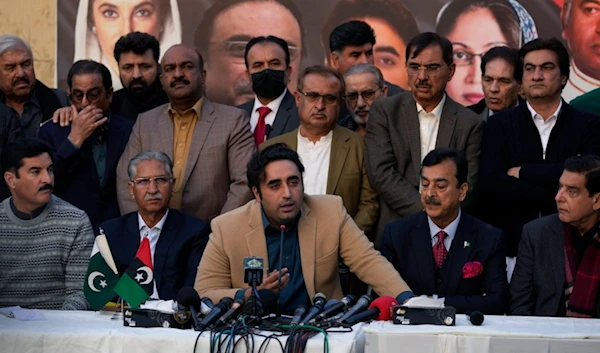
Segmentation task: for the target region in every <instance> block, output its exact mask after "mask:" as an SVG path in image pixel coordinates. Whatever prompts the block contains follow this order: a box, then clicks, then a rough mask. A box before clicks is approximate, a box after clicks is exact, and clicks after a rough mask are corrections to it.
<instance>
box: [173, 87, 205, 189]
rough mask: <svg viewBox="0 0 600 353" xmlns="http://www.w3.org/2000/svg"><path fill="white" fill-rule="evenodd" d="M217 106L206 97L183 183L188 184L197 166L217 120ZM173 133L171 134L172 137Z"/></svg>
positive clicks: (193, 137) (191, 145) (195, 129)
mask: <svg viewBox="0 0 600 353" xmlns="http://www.w3.org/2000/svg"><path fill="white" fill-rule="evenodd" d="M214 112H215V106H214V105H213V104H212V102H211V101H209V100H208V99H206V97H205V98H204V103H202V111H201V112H200V116H199V117H198V121H197V122H196V126H195V127H194V133H193V134H192V143H191V144H190V150H189V152H188V157H187V162H186V164H185V172H184V174H183V183H182V184H181V185H187V182H188V179H189V178H190V175H191V174H192V170H194V168H195V167H196V163H197V162H198V157H199V156H200V151H202V147H203V146H204V142H205V141H206V137H207V136H208V134H209V132H210V130H211V127H212V126H213V123H214V122H215V114H214ZM172 137H173V134H171V138H172ZM172 148H173V141H171V149H172Z"/></svg>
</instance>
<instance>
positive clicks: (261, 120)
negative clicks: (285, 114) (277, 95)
mask: <svg viewBox="0 0 600 353" xmlns="http://www.w3.org/2000/svg"><path fill="white" fill-rule="evenodd" d="M257 110H258V122H257V123H256V127H255V128H254V142H255V143H256V146H258V145H260V144H261V143H263V142H264V141H265V134H266V132H267V125H266V124H265V117H266V116H267V114H269V113H270V112H271V108H269V107H260V108H258V109H257Z"/></svg>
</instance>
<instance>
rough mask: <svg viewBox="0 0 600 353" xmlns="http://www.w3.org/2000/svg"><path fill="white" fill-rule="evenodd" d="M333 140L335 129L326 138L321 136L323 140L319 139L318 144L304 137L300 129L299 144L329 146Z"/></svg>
mask: <svg viewBox="0 0 600 353" xmlns="http://www.w3.org/2000/svg"><path fill="white" fill-rule="evenodd" d="M332 138H333V129H331V131H329V132H328V133H327V135H325V136H321V139H319V141H317V142H316V143H313V142H312V141H311V140H309V139H308V138H306V137H304V136H302V134H300V129H298V142H300V143H303V144H305V145H312V146H314V145H319V144H320V145H324V144H327V143H329V142H331V140H332Z"/></svg>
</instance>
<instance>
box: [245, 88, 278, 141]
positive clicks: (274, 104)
mask: <svg viewBox="0 0 600 353" xmlns="http://www.w3.org/2000/svg"><path fill="white" fill-rule="evenodd" d="M286 93H287V88H286V89H284V90H283V93H282V94H281V95H280V96H279V97H277V98H275V99H274V100H272V101H271V102H270V103H269V104H267V105H263V104H262V103H261V102H260V101H259V100H258V97H256V96H255V97H254V105H253V110H252V115H250V130H252V133H254V129H256V124H258V115H259V114H258V108H260V107H269V109H271V111H270V112H269V114H267V115H266V116H265V125H270V126H271V127H273V122H275V117H276V116H277V111H278V110H279V106H280V105H281V102H282V101H283V97H285V94H286Z"/></svg>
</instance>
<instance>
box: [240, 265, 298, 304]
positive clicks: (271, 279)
mask: <svg viewBox="0 0 600 353" xmlns="http://www.w3.org/2000/svg"><path fill="white" fill-rule="evenodd" d="M278 280H279V271H277V270H275V271H273V272H271V273H269V274H268V275H264V276H263V282H262V284H261V285H260V286H258V287H256V290H261V289H268V290H270V291H273V292H275V293H277V292H278V285H277V281H278ZM289 280H290V274H289V273H288V269H287V268H286V267H284V268H282V269H281V289H282V290H283V288H285V286H286V285H287V283H288V281H289ZM250 295H252V288H248V289H246V291H245V292H244V298H245V299H246V300H248V298H250Z"/></svg>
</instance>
